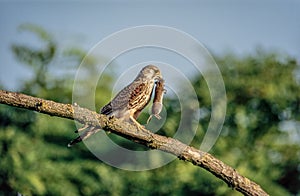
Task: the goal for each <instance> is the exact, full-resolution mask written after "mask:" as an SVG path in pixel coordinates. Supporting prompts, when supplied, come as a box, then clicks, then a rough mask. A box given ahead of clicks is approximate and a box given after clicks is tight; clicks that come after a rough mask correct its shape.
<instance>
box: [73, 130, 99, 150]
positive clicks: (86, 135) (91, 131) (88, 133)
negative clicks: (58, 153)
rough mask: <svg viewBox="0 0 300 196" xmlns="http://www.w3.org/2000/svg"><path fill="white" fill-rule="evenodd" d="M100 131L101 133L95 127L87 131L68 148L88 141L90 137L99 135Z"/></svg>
mask: <svg viewBox="0 0 300 196" xmlns="http://www.w3.org/2000/svg"><path fill="white" fill-rule="evenodd" d="M98 131H100V129H98V128H95V127H91V128H90V129H88V130H86V131H85V132H84V133H83V134H81V135H80V136H78V137H76V138H75V139H73V140H72V141H71V142H69V144H68V147H71V146H73V145H74V144H77V143H79V142H81V141H83V140H85V139H87V138H88V137H90V136H91V135H93V134H95V133H97V132H98Z"/></svg>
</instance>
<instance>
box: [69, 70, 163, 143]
mask: <svg viewBox="0 0 300 196" xmlns="http://www.w3.org/2000/svg"><path fill="white" fill-rule="evenodd" d="M161 79H162V75H161V73H160V70H159V69H158V67H156V66H154V65H147V66H146V67H144V68H143V69H142V70H141V71H140V72H139V74H138V76H137V77H136V78H135V79H134V81H133V82H132V83H130V84H129V85H127V86H126V87H125V88H123V89H122V90H121V91H120V92H119V93H118V94H117V95H116V96H115V97H114V98H113V99H112V100H111V101H110V102H109V103H108V104H106V105H105V106H104V107H102V108H101V110H100V113H101V114H105V115H108V116H114V117H116V118H119V119H121V120H124V121H127V122H132V123H135V124H136V125H137V126H139V127H141V125H140V124H139V123H138V122H137V121H136V119H137V118H138V116H139V115H140V113H141V111H142V110H143V109H144V108H145V107H146V106H147V104H148V103H149V101H150V99H151V96H152V92H153V88H154V84H155V81H156V80H161ZM85 129H88V130H87V131H85V132H84V133H83V134H82V135H81V136H78V137H77V138H76V139H74V140H72V141H71V142H70V143H69V145H68V146H72V145H73V144H76V143H78V142H80V141H82V140H84V139H86V138H87V137H89V136H90V135H93V134H94V133H96V132H98V131H99V129H96V128H93V127H89V126H84V127H83V128H82V129H79V130H78V131H81V130H85Z"/></svg>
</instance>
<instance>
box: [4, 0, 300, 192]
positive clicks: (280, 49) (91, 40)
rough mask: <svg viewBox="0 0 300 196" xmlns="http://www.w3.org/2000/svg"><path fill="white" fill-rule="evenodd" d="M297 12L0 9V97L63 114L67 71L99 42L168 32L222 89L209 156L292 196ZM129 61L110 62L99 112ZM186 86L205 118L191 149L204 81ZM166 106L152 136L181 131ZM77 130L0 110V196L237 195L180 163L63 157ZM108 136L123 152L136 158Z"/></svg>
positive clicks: (180, 5) (191, 4) (36, 5)
mask: <svg viewBox="0 0 300 196" xmlns="http://www.w3.org/2000/svg"><path fill="white" fill-rule="evenodd" d="M299 8H300V3H299V2H298V1H296V0H294V1H293V0H289V1H284V0H281V1H279V0H275V1H270V0H267V1H263V2H261V1H258V0H257V1H243V2H241V1H237V0H229V1H226V2H225V1H218V0H213V1H187V2H184V1H172V2H171V1H164V2H159V1H152V2H146V1H118V0H114V1H85V2H83V1H72V2H70V1H62V2H56V1H55V2H52V1H44V2H37V1H1V2H0V23H1V30H0V43H1V45H0V59H1V65H0V66H1V72H0V86H1V89H4V90H11V91H18V92H23V93H26V94H29V95H33V96H37V97H41V98H44V99H50V100H54V101H58V102H62V103H71V102H72V88H73V82H74V78H75V73H76V70H77V69H78V67H79V65H80V63H81V62H82V59H83V58H84V57H85V55H86V54H87V52H88V51H89V50H90V49H91V48H92V47H93V46H94V45H95V44H97V43H98V42H99V41H101V40H102V39H103V38H105V37H106V36H109V35H110V34H112V33H114V32H116V31H119V30H121V29H124V28H129V27H133V26H136V25H146V24H152V25H166V26H170V27H174V28H177V29H179V30H182V31H185V32H187V33H189V34H190V35H192V36H194V37H195V38H196V39H198V40H199V41H200V42H201V43H202V44H203V45H204V46H205V47H206V48H208V50H209V51H210V52H211V53H212V54H213V57H214V59H215V61H216V62H217V64H218V66H219V68H220V70H221V73H222V76H223V79H224V83H225V88H226V93H227V113H226V119H225V123H224V126H223V129H222V132H221V135H220V137H219V138H218V140H217V142H216V144H215V145H214V147H213V148H212V149H211V151H210V153H211V154H212V155H213V156H215V157H217V158H218V159H220V160H222V161H223V162H225V163H226V164H228V165H230V166H231V167H233V168H235V169H236V170H237V171H238V172H240V173H241V174H242V175H244V176H246V177H248V178H250V179H251V180H253V181H255V182H257V183H258V184H260V185H261V186H262V187H263V189H265V190H266V191H267V192H268V193H269V194H270V195H298V194H300V175H299V173H300V164H299V157H300V145H299V143H300V123H299V120H300V94H299V92H300V86H299V85H300V72H299V60H300V44H299V43H300V39H299V38H300V37H299V35H300V23H299V18H300V17H299V16H300V14H299ZM144 52H149V51H147V50H145V51H144ZM153 54H155V53H153ZM139 55H143V52H141V53H140V54H139ZM144 55H147V54H144ZM89 58H90V59H88V60H86V61H85V63H87V64H88V66H86V67H88V69H87V70H86V74H88V75H90V77H91V78H92V77H94V76H93V73H94V70H95V69H96V68H97V64H98V63H99V62H98V60H99V57H94V58H93V57H91V56H89ZM153 59H154V60H156V59H155V56H154V57H153ZM153 59H151V60H153ZM100 60H101V59H100ZM163 60H164V61H166V62H169V63H170V64H174V60H172V59H168V58H165V59H163ZM129 62H130V60H129V58H127V59H126V58H121V59H118V60H117V61H116V62H114V64H116V65H117V66H116V67H114V68H111V70H110V71H107V72H106V73H105V75H102V78H101V80H99V82H98V85H97V90H96V92H95V93H96V94H95V103H96V107H97V108H96V109H97V111H98V110H99V108H101V107H102V106H103V105H104V104H106V103H107V101H108V100H109V99H110V97H111V91H112V88H113V86H114V84H115V82H116V80H117V78H118V73H119V72H118V68H119V67H122V69H127V68H129V67H130V66H131V64H130V63H129ZM175 64H176V63H175ZM175 66H176V65H175ZM178 68H180V67H179V66H178ZM181 68H182V67H181ZM187 68H188V69H191V70H192V68H189V67H187ZM187 77H188V78H189V79H190V81H191V83H192V84H193V86H194V89H195V91H196V93H197V98H198V100H199V104H200V106H201V108H200V111H202V113H201V114H203V115H200V117H201V118H200V121H199V127H198V129H197V133H196V136H195V137H194V139H193V141H192V144H191V145H192V146H195V147H196V148H199V146H200V144H201V141H202V139H203V136H204V134H205V132H206V129H207V126H208V122H209V120H210V113H211V99H210V94H209V91H208V88H207V85H206V82H205V79H204V78H203V76H202V75H201V73H195V74H188V73H187ZM101 81H105V82H101ZM86 82H88V81H86ZM164 106H165V107H166V110H167V114H168V116H167V121H166V122H165V124H164V126H163V127H162V129H161V130H160V131H159V132H158V133H159V134H162V135H167V136H172V135H174V133H175V132H176V129H177V127H178V126H179V125H178V124H179V119H180V115H181V114H180V111H178V110H177V108H178V107H179V103H178V100H177V99H175V98H174V97H170V96H166V99H165V100H164ZM147 117H148V116H147V115H142V116H141V118H140V119H139V121H141V122H145V121H146V119H147ZM75 129H76V126H75V123H74V122H73V121H70V120H66V119H61V118H56V117H50V116H47V115H43V114H38V113H36V112H33V111H27V110H23V109H18V108H13V107H9V106H6V105H0V143H1V145H0V152H1V153H0V176H1V178H0V195H10V194H16V193H17V192H19V193H22V194H25V195H185V194H189V195H240V194H239V193H238V192H236V191H234V190H232V189H231V188H230V187H228V186H227V185H226V184H225V183H224V182H223V181H221V180H220V179H218V178H216V177H215V176H213V175H212V174H211V173H209V172H207V171H205V170H204V169H201V168H197V167H194V166H193V165H192V164H190V163H186V162H183V161H180V160H175V161H173V162H171V163H169V164H168V165H166V166H163V167H160V168H158V169H154V170H150V171H142V172H133V171H126V170H121V169H117V168H114V167H112V166H109V165H107V164H105V163H103V162H101V161H100V160H99V159H98V158H97V157H95V156H94V155H93V154H92V153H91V152H90V151H89V150H88V149H87V148H86V146H85V145H84V144H79V145H77V146H75V147H73V148H71V149H69V148H67V147H66V145H67V143H68V142H69V141H70V140H71V139H72V138H74V137H76V135H75V134H74V133H73V131H74V130H75ZM109 137H111V139H113V140H114V141H115V142H116V143H118V144H119V145H121V146H125V147H128V148H131V149H138V150H145V148H143V147H141V146H139V145H136V144H134V143H132V142H128V141H127V140H124V139H122V138H119V137H118V136H114V135H113V134H110V135H109Z"/></svg>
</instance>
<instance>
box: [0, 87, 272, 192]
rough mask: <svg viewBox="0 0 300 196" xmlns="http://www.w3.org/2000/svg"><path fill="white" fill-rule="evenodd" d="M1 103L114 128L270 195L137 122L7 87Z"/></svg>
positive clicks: (0, 95) (246, 189)
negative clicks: (137, 124)
mask: <svg viewBox="0 0 300 196" xmlns="http://www.w3.org/2000/svg"><path fill="white" fill-rule="evenodd" d="M0 103H2V104H6V105H11V106H15V107H20V108H26V109H29V110H34V111H37V112H40V113H44V114H48V115H51V116H57V117H62V118H68V119H73V120H76V121H78V122H80V123H83V124H89V125H92V126H97V127H102V129H103V130H105V131H111V132H113V133H115V134H117V135H120V136H122V137H125V138H127V139H130V140H132V141H134V142H136V143H139V144H143V145H145V146H147V147H149V148H151V149H158V150H162V151H165V152H168V153H171V154H173V155H175V156H177V157H178V158H179V159H182V160H185V161H189V162H191V163H193V164H194V165H197V166H199V167H202V168H204V169H206V170H207V171H209V172H211V173H212V174H214V175H215V176H216V177H218V178H220V179H222V180H223V181H224V182H226V183H227V184H228V186H230V187H232V188H233V189H236V190H237V191H239V192H241V193H243V194H244V195H268V194H267V193H266V192H265V191H264V190H263V189H262V188H261V187H260V186H259V185H258V184H256V183H255V182H252V181H251V180H249V179H248V178H246V177H244V176H242V175H240V174H239V173H238V172H237V171H236V170H235V169H233V168H231V167H229V166H228V165H226V164H225V163H223V162H222V161H220V160H218V159H216V158H215V157H213V156H212V155H211V154H209V153H206V152H202V151H200V150H198V149H196V148H193V147H191V146H188V145H186V144H183V143H182V142H180V141H178V140H175V139H173V138H169V137H165V136H161V135H157V134H154V133H152V132H150V131H148V130H144V131H141V130H138V129H137V127H135V126H134V125H131V124H129V123H125V122H123V121H120V120H118V119H116V118H109V117H107V116H105V115H101V114H97V113H96V112H92V111H90V110H88V109H85V108H81V107H79V106H74V105H71V104H62V103H57V102H54V101H49V100H44V99H41V98H36V97H32V96H28V95H25V94H21V93H15V92H8V91H4V90H0Z"/></svg>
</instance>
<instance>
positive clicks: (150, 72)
mask: <svg viewBox="0 0 300 196" xmlns="http://www.w3.org/2000/svg"><path fill="white" fill-rule="evenodd" d="M138 77H142V78H146V79H147V80H162V75H161V73H160V70H159V68H158V67H156V66H155V65H147V66H146V67H144V68H143V69H142V70H141V71H140V73H139V75H138Z"/></svg>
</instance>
